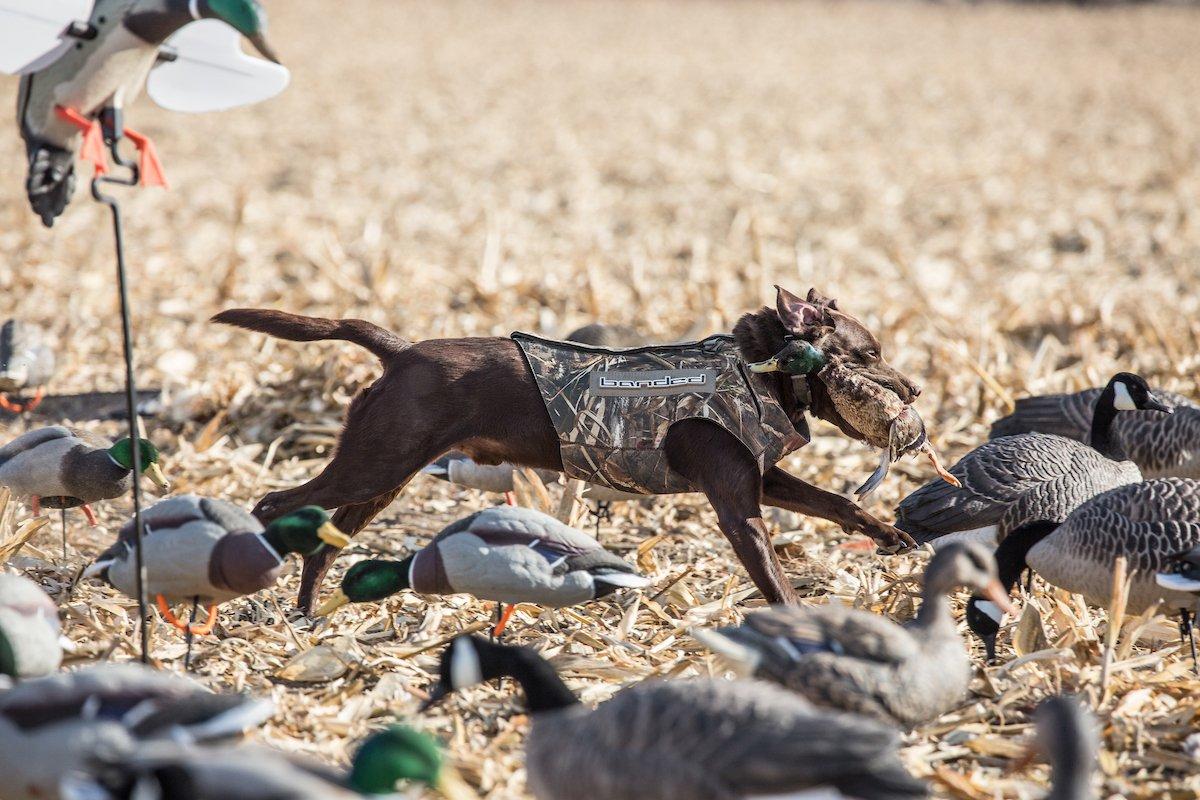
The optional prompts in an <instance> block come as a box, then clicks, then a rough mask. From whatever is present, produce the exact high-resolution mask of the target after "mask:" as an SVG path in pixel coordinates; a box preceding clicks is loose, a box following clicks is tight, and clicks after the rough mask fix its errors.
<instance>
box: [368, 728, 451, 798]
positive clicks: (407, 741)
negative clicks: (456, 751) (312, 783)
mask: <svg viewBox="0 0 1200 800" xmlns="http://www.w3.org/2000/svg"><path fill="white" fill-rule="evenodd" d="M400 781H415V782H417V783H423V784H425V785H427V786H430V787H433V788H434V789H437V790H438V791H440V792H441V793H442V794H443V795H444V796H446V797H449V798H451V800H455V799H456V798H466V797H471V796H473V795H471V793H470V792H469V791H468V790H466V789H465V784H463V782H462V778H460V777H459V776H458V773H457V772H456V771H455V770H454V768H453V767H451V766H450V765H448V764H446V763H445V760H444V759H443V757H442V749H441V747H440V746H439V745H438V743H437V742H436V741H435V740H434V739H433V738H432V737H430V736H427V735H426V734H424V733H420V732H418V731H415V730H413V729H412V728H407V727H404V726H401V725H393V726H391V727H390V728H388V729H386V730H384V731H381V732H379V733H377V734H375V735H374V736H372V737H371V738H369V739H367V740H366V741H365V742H363V745H362V747H360V748H359V749H358V753H357V754H356V755H355V756H354V764H353V766H352V767H351V769H350V787H351V788H352V789H354V790H355V791H357V792H359V793H360V794H363V795H394V794H395V792H396V784H398V783H399V782H400Z"/></svg>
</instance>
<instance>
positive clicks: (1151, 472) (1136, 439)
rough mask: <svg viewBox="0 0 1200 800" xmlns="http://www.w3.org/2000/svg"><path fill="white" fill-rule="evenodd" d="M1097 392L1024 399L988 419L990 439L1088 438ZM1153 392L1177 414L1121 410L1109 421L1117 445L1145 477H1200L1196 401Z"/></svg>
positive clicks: (1199, 413) (1199, 426)
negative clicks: (1009, 410)
mask: <svg viewBox="0 0 1200 800" xmlns="http://www.w3.org/2000/svg"><path fill="white" fill-rule="evenodd" d="M1101 392H1103V389H1085V390H1083V391H1082V392H1075V393H1074V394H1048V395H1042V396H1040V397H1025V398H1022V399H1020V400H1018V401H1017V408H1016V410H1015V411H1013V413H1011V414H1009V415H1008V416H1007V417H1002V418H1000V419H998V420H996V421H995V422H994V423H992V430H991V433H990V435H989V438H992V439H996V438H998V437H1001V436H1014V435H1016V434H1020V433H1051V434H1054V435H1056V436H1063V437H1065V438H1067V439H1075V440H1076V441H1081V442H1086V441H1088V437H1089V435H1090V431H1091V426H1092V409H1093V407H1094V406H1095V402H1096V398H1098V397H1099V396H1100V394H1101ZM1154 396H1155V397H1157V398H1158V399H1159V401H1160V402H1162V403H1163V405H1165V406H1168V407H1170V408H1172V409H1174V411H1175V413H1174V414H1172V415H1171V416H1169V417H1166V416H1163V415H1162V414H1158V413H1155V412H1153V411H1136V412H1133V413H1131V414H1121V415H1120V416H1118V417H1117V418H1116V419H1115V420H1113V424H1112V441H1113V445H1114V447H1115V449H1116V450H1117V451H1119V452H1120V453H1121V454H1122V456H1123V457H1124V458H1127V459H1129V460H1130V461H1132V462H1133V463H1135V464H1137V466H1138V469H1140V470H1141V471H1142V477H1144V478H1200V405H1197V404H1196V402H1195V401H1194V400H1192V399H1191V398H1188V397H1184V396H1183V395H1179V394H1175V393H1173V392H1164V391H1162V390H1160V389H1155V390H1154Z"/></svg>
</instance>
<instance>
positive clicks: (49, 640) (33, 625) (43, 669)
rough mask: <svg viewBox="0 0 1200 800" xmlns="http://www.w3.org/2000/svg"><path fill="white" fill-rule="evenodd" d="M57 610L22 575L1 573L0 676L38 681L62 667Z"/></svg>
mask: <svg viewBox="0 0 1200 800" xmlns="http://www.w3.org/2000/svg"><path fill="white" fill-rule="evenodd" d="M61 635H62V626H61V625H60V624H59V621H58V608H57V607H56V606H55V605H54V601H52V600H51V599H50V598H49V597H47V596H46V593H45V592H43V591H42V589H41V587H40V586H38V585H37V584H36V583H34V582H33V581H31V580H29V579H28V578H26V577H24V576H22V575H6V574H3V573H0V675H8V676H9V677H11V678H18V679H20V678H37V677H40V676H42V675H49V674H50V673H51V672H54V671H55V670H57V669H58V667H59V665H60V664H61V663H62V646H61V645H60V644H59V638H60V636H61Z"/></svg>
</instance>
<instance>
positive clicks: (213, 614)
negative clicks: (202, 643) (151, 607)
mask: <svg viewBox="0 0 1200 800" xmlns="http://www.w3.org/2000/svg"><path fill="white" fill-rule="evenodd" d="M155 602H156V603H157V604H158V612H159V613H160V614H162V616H163V619H165V620H166V621H167V622H169V623H170V624H171V625H173V626H175V627H176V628H178V629H179V630H181V631H183V632H184V633H191V634H193V635H195V636H207V635H208V634H210V633H212V632H213V628H215V627H216V626H217V604H216V603H213V604H211V605H209V606H208V608H207V609H205V620H204V623H203V624H201V625H197V624H195V623H187V622H184V621H183V620H181V619H179V617H177V616H175V614H174V612H172V611H171V607H170V606H169V605H167V598H165V597H163V596H162V595H161V594H160V595H155Z"/></svg>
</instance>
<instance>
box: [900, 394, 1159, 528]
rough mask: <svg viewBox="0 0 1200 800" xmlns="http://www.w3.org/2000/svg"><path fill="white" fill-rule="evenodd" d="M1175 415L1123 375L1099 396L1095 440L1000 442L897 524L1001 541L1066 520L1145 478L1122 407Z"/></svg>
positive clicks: (916, 501) (918, 500)
mask: <svg viewBox="0 0 1200 800" xmlns="http://www.w3.org/2000/svg"><path fill="white" fill-rule="evenodd" d="M1135 410H1144V411H1147V412H1148V413H1155V414H1158V415H1159V416H1161V414H1160V413H1159V412H1167V413H1170V407H1169V406H1167V405H1166V404H1165V403H1162V402H1161V401H1160V400H1159V399H1158V398H1157V397H1156V396H1155V395H1154V393H1153V392H1151V391H1150V387H1149V386H1148V385H1147V384H1146V381H1145V380H1143V379H1142V378H1141V377H1139V376H1137V375H1133V374H1131V373H1127V372H1122V373H1118V374H1117V375H1114V376H1113V378H1112V380H1110V381H1109V382H1108V385H1107V386H1106V387H1105V388H1104V391H1103V392H1101V393H1100V395H1099V396H1098V398H1097V400H1096V411H1095V414H1093V416H1092V428H1091V435H1090V439H1089V444H1083V443H1082V442H1078V441H1075V440H1073V439H1066V438H1064V437H1062V436H1055V435H1052V434H1043V433H1024V434H1020V435H1017V436H1006V437H1003V438H1000V439H993V440H992V441H990V442H987V443H985V444H983V445H981V446H979V447H977V448H975V449H974V450H972V451H971V452H969V453H967V454H966V455H965V456H963V457H962V459H960V460H959V462H958V463H957V464H955V465H954V466H953V467H951V469H950V473H951V474H952V475H954V476H955V477H956V478H958V481H959V483H961V484H962V486H961V487H960V488H956V487H954V486H951V485H949V484H947V483H945V482H943V481H933V482H931V483H928V484H926V485H925V486H922V487H921V488H920V489H917V490H916V491H915V492H913V493H912V494H910V495H908V497H906V498H904V500H903V501H901V503H900V505H899V506H898V507H897V509H896V527H898V528H899V529H900V530H902V531H906V532H907V533H909V534H910V535H911V536H912V537H913V538H914V539H915V540H916V541H917V542H918V543H922V544H923V543H926V542H929V543H932V544H933V545H934V547H940V546H942V545H944V544H946V543H948V542H951V541H956V540H959V539H964V538H965V539H972V540H978V541H985V542H990V543H992V544H995V543H996V542H998V541H999V540H1001V539H1003V538H1004V537H1005V536H1006V535H1007V533H1008V531H1011V530H1013V529H1014V528H1017V527H1019V526H1021V525H1025V524H1028V523H1031V522H1042V521H1050V522H1061V521H1062V520H1064V519H1066V517H1067V515H1068V514H1070V513H1071V512H1072V511H1074V510H1075V508H1076V507H1077V506H1078V505H1079V504H1080V503H1082V502H1083V501H1084V500H1087V499H1088V498H1090V497H1094V496H1095V495H1097V494H1100V493H1101V492H1104V491H1107V490H1109V489H1112V488H1114V487H1116V486H1123V485H1125V484H1128V483H1135V482H1137V481H1139V480H1141V479H1142V475H1141V473H1140V472H1139V471H1138V468H1137V465H1135V464H1133V463H1132V462H1130V461H1125V460H1123V459H1124V456H1123V454H1122V453H1121V451H1120V450H1119V449H1118V448H1117V447H1116V446H1115V445H1114V442H1113V439H1112V426H1113V422H1114V420H1115V419H1116V418H1117V416H1118V412H1127V411H1135Z"/></svg>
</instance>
